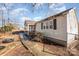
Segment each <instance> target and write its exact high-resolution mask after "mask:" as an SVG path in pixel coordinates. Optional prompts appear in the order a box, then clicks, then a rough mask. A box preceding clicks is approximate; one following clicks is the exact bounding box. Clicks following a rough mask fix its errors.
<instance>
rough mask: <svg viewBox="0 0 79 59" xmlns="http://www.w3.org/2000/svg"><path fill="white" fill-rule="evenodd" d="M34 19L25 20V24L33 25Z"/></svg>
mask: <svg viewBox="0 0 79 59" xmlns="http://www.w3.org/2000/svg"><path fill="white" fill-rule="evenodd" d="M35 23H36V21H31V20H26V21H25V24H29V25H35Z"/></svg>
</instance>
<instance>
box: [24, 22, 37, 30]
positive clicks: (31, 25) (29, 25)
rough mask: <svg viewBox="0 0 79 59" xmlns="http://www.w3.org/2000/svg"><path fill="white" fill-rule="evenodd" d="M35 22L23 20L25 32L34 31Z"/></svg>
mask: <svg viewBox="0 0 79 59" xmlns="http://www.w3.org/2000/svg"><path fill="white" fill-rule="evenodd" d="M35 23H36V22H35V21H31V20H25V23H24V25H25V30H26V31H28V32H33V31H35Z"/></svg>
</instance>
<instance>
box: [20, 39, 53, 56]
mask: <svg viewBox="0 0 79 59" xmlns="http://www.w3.org/2000/svg"><path fill="white" fill-rule="evenodd" d="M22 42H23V44H24V45H25V46H26V47H27V48H28V49H29V50H30V52H31V53H32V54H33V55H35V56H54V55H52V54H50V53H47V52H43V45H42V44H41V45H40V43H38V42H34V41H29V40H26V41H25V40H22Z"/></svg>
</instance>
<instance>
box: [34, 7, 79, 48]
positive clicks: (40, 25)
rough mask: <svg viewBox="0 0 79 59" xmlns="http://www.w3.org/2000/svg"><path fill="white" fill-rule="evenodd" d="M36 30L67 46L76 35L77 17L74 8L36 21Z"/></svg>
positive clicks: (49, 38)
mask: <svg viewBox="0 0 79 59" xmlns="http://www.w3.org/2000/svg"><path fill="white" fill-rule="evenodd" d="M35 30H36V32H41V33H43V34H44V36H45V37H46V38H47V39H48V40H50V41H53V42H56V43H58V44H61V45H64V46H69V45H70V44H71V43H72V42H73V41H74V40H75V37H76V35H78V19H77V16H76V11H75V9H74V8H71V9H67V10H65V11H63V12H61V13H58V14H56V15H53V16H50V17H47V18H45V19H43V20H41V21H38V22H37V23H36V29H35Z"/></svg>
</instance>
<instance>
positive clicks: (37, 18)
mask: <svg viewBox="0 0 79 59" xmlns="http://www.w3.org/2000/svg"><path fill="white" fill-rule="evenodd" d="M41 19H42V17H41V16H38V17H34V18H33V20H35V21H39V20H41Z"/></svg>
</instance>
